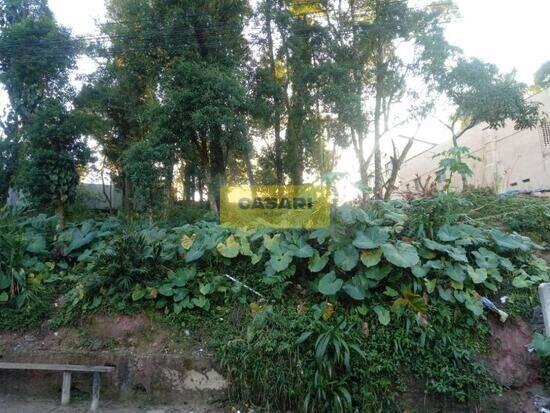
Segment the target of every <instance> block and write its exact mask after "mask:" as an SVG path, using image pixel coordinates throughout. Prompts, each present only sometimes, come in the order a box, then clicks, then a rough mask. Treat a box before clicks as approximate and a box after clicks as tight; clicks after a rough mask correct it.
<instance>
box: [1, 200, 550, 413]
mask: <svg viewBox="0 0 550 413" xmlns="http://www.w3.org/2000/svg"><path fill="white" fill-rule="evenodd" d="M469 207H470V204H469V203H468V202H466V201H465V200H464V199H461V198H459V197H457V196H456V195H454V194H446V193H443V194H440V195H439V196H438V197H437V198H435V199H433V200H420V201H414V202H410V203H406V202H403V201H392V202H375V203H373V204H372V205H371V207H370V208H369V209H367V210H363V209H360V208H354V207H351V206H348V205H345V206H342V207H340V208H338V209H336V211H335V212H334V216H333V220H332V222H333V224H332V226H331V227H330V228H326V229H318V230H315V231H303V230H277V231H275V230H254V229H252V230H244V229H237V230H231V229H227V228H224V227H221V226H219V225H217V224H215V223H212V222H197V223H194V224H185V225H182V226H179V227H172V226H166V225H162V224H159V223H152V222H146V221H134V222H125V221H123V220H120V219H116V218H109V219H105V220H88V221H83V222H80V223H74V224H69V225H67V227H66V228H64V229H63V230H60V231H58V232H57V233H56V234H55V236H54V234H53V233H52V229H51V226H52V225H53V224H54V223H55V222H54V221H51V220H47V219H46V218H45V217H39V218H34V219H24V218H23V217H18V218H16V219H14V218H13V217H12V215H6V217H5V218H3V219H4V220H5V221H6V224H4V225H5V227H6V229H5V230H4V231H3V233H5V234H6V236H7V235H8V234H10V236H9V237H6V240H3V238H1V237H0V240H3V241H2V242H5V243H6V244H5V245H6V246H7V247H6V249H4V248H3V249H2V250H1V251H2V252H4V250H6V251H8V249H7V248H15V249H14V250H15V251H16V252H17V251H19V252H18V253H16V254H15V256H20V257H21V259H18V260H17V261H14V263H15V264H10V266H11V267H13V266H14V265H15V268H16V271H18V270H17V269H18V268H21V269H23V270H25V271H26V272H25V274H26V275H27V276H26V278H25V279H26V284H25V285H23V286H22V287H21V290H17V294H18V295H19V294H20V291H26V290H30V291H39V290H37V289H36V288H46V290H47V291H52V288H54V289H56V290H59V291H62V292H63V297H62V299H61V301H60V303H61V305H60V308H59V309H58V310H57V311H56V312H55V314H53V315H51V314H48V311H44V312H42V311H41V310H36V314H37V316H36V319H38V318H40V317H45V316H47V315H48V316H50V315H51V316H52V317H53V319H52V324H51V325H53V326H59V325H61V324H63V323H71V322H72V321H73V320H75V318H76V317H78V316H79V315H80V314H81V313H83V312H95V311H113V312H119V313H133V312H136V311H142V310H144V309H147V310H148V311H160V312H161V313H163V314H165V315H166V316H167V317H168V318H169V319H171V320H179V319H184V318H185V317H204V318H209V317H214V314H217V313H218V312H219V311H221V310H220V309H224V308H225V309H227V308H228V307H235V306H236V307H235V308H239V309H240V310H238V311H237V312H238V313H239V314H237V315H235V320H233V315H231V314H228V313H227V311H226V313H225V315H224V317H228V318H230V319H231V320H233V321H232V323H231V325H230V326H227V325H226V326H225V327H224V328H223V329H221V330H220V333H221V331H223V334H222V335H223V337H221V336H220V337H215V340H214V343H213V344H214V345H215V348H216V350H217V353H218V355H219V357H220V360H221V361H222V364H223V366H224V367H225V369H226V370H227V372H228V375H229V378H230V379H231V382H232V389H231V394H232V397H233V398H235V399H236V400H238V401H240V402H246V403H250V404H252V405H257V406H261V407H263V408H265V409H266V410H268V411H269V410H271V411H286V410H294V411H296V410H299V409H302V410H304V411H341V412H352V411H354V410H359V411H366V412H368V411H380V410H382V411H391V410H392V409H399V394H400V393H401V392H402V391H403V390H404V389H405V388H406V386H407V383H408V382H409V380H406V377H409V376H411V377H413V378H414V380H413V381H416V382H418V383H419V385H421V387H422V388H421V389H415V391H422V392H427V393H429V394H434V395H439V394H440V395H445V396H448V397H452V398H454V399H456V400H458V401H463V402H465V401H469V400H478V399H479V398H481V397H483V396H484V395H487V394H489V393H492V392H494V391H497V390H498V387H497V386H496V385H495V384H494V382H493V381H492V380H491V378H490V374H489V373H488V372H487V370H486V369H485V367H484V365H483V364H482V363H481V362H480V361H479V358H478V355H479V353H482V352H483V351H485V349H486V347H485V344H486V339H487V326H486V323H485V317H484V312H483V306H482V304H481V301H480V295H481V296H490V295H492V294H506V295H508V296H509V297H510V300H511V301H514V302H515V303H516V304H515V305H516V306H517V307H518V308H519V307H523V306H526V305H527V304H525V303H524V301H525V300H523V298H521V297H524V296H525V295H527V294H530V293H531V292H532V290H533V285H534V284H535V283H539V282H542V281H546V280H548V277H549V273H548V268H547V266H546V265H545V264H544V263H543V262H542V260H540V259H535V258H534V257H533V256H532V255H531V254H532V252H533V250H534V249H536V248H538V246H537V245H536V244H534V243H533V242H532V241H531V240H530V239H528V238H526V237H523V236H520V235H518V234H515V233H507V232H504V231H502V230H498V229H496V228H491V227H486V226H483V225H479V224H478V223H476V221H474V220H472V219H471V218H469V217H468V216H467V215H465V214H464V213H463V212H462V211H463V210H464V208H465V209H468V208H469ZM6 212H7V213H9V214H12V212H10V211H6ZM11 243H14V244H13V245H14V246H11V245H12V244H11ZM20 244H21V246H19V245H20ZM365 247H373V248H365ZM18 248H19V249H18ZM17 254H19V255H17ZM10 256H11V253H10ZM48 260H51V261H48ZM7 262H9V261H6V259H5V258H2V261H1V262H0V265H2V267H1V268H2V272H3V273H5V272H6V271H7V269H5V268H8V267H7V266H6V263H7ZM27 262H28V264H27ZM31 264H32V266H33V269H30V268H31V267H29V265H31ZM39 266H41V268H39ZM11 267H10V268H11ZM39 271H40V272H39ZM32 274H35V275H36V274H40V276H39V277H38V279H40V280H41V282H40V283H39V284H38V285H37V286H36V285H35V281H31V282H30V281H29V280H34V279H36V278H37V277H35V276H32ZM223 274H229V275H231V276H232V277H234V278H236V279H237V280H238V281H236V282H235V281H232V280H229V279H227V278H226V277H224V276H223ZM46 282H47V284H46ZM12 284H13V282H12V281H10V285H9V286H7V285H6V287H4V288H0V294H1V293H2V292H4V291H6V292H8V293H9V294H8V298H9V301H8V302H7V304H6V303H0V306H7V307H6V308H10V309H12V310H13V311H16V312H15V313H13V312H11V313H9V314H10V316H9V317H10V319H13V320H18V319H17V317H18V316H19V315H21V314H27V313H25V312H24V311H31V307H29V305H24V306H19V307H20V308H19V310H17V307H18V305H17V304H18V302H17V296H15V297H14V296H13V295H12V294H11V290H10V289H11V288H12ZM46 285H47V287H46ZM245 285H246V287H249V288H251V289H253V290H255V291H259V293H260V294H261V295H262V296H263V297H265V300H262V301H261V302H256V300H257V299H258V297H257V295H256V294H255V293H253V292H251V291H250V290H249V289H248V288H245ZM291 287H292V288H291ZM296 291H300V295H299V296H297V295H296ZM46 297H48V295H46ZM296 297H300V298H299V299H297V298H296ZM323 300H330V302H327V301H323ZM27 303H30V302H29V301H27ZM267 303H270V304H269V305H268V304H267ZM315 303H319V304H315ZM246 304H249V305H250V309H251V312H250V313H249V312H248V311H246V310H243V308H246V307H245V305H246ZM50 308H51V307H50ZM243 311H244V313H245V314H243ZM518 311H519V310H517V311H516V310H513V311H512V312H513V313H514V314H515V313H517V312H518ZM31 319H32V317H29V320H31ZM10 323H11V322H10V321H8V322H7V324H6V323H4V324H3V325H6V326H8V325H9V326H8V327H6V328H10V329H11V328H13V323H11V324H10ZM212 334H214V335H215V334H217V333H216V331H213V332H212ZM297 366H298V368H297Z"/></svg>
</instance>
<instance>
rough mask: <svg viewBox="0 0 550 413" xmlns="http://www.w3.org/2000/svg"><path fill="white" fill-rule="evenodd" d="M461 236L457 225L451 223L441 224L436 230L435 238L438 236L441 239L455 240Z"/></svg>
mask: <svg viewBox="0 0 550 413" xmlns="http://www.w3.org/2000/svg"><path fill="white" fill-rule="evenodd" d="M460 236H461V231H460V229H459V227H456V226H453V225H447V224H445V225H443V226H442V227H441V228H439V231H437V238H439V239H440V240H441V241H446V242H449V241H456V240H457V239H459V238H460Z"/></svg>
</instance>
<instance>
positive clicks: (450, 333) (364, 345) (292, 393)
mask: <svg viewBox="0 0 550 413" xmlns="http://www.w3.org/2000/svg"><path fill="white" fill-rule="evenodd" d="M327 308H331V307H330V306H327V304H326V303H325V304H323V305H319V306H312V308H311V309H305V308H304V307H299V310H298V311H296V310H294V309H291V307H289V306H284V307H282V306H279V307H276V308H272V307H270V306H263V307H258V306H253V308H252V316H251V318H249V319H248V322H247V323H244V326H243V327H241V328H240V329H237V330H236V331H235V333H234V336H232V337H230V339H229V340H228V337H227V336H226V335H224V337H223V340H220V342H218V345H217V348H218V350H217V354H218V357H219V358H220V360H221V362H222V366H223V367H224V368H225V369H226V371H227V374H228V377H229V378H230V382H231V389H230V396H231V399H232V400H233V401H235V402H236V403H239V402H240V403H245V404H248V405H251V406H256V407H260V408H261V409H263V410H265V411H272V412H279V411H288V410H291V411H308V412H317V411H330V412H351V411H361V412H377V411H402V409H403V408H408V407H410V406H402V405H401V401H400V394H401V393H402V392H403V391H405V390H407V382H410V381H412V382H416V383H417V388H416V389H412V390H415V391H417V392H419V393H420V394H421V393H422V392H425V393H427V394H431V395H436V394H439V395H444V396H447V397H451V398H454V399H456V400H459V401H468V400H479V399H480V398H482V397H484V396H487V395H489V394H492V393H495V392H498V391H499V390H500V388H499V386H498V385H497V384H496V383H495V382H494V380H493V379H492V378H491V376H490V373H489V372H488V370H487V369H486V368H485V367H484V365H483V364H482V363H481V362H480V361H479V360H478V354H479V353H480V352H484V351H485V350H486V345H487V337H488V332H487V328H486V327H484V326H483V325H480V326H475V325H474V326H471V325H470V324H471V318H470V316H468V314H467V313H459V314H455V313H454V311H453V309H452V307H451V306H450V305H448V304H440V305H438V306H436V307H433V308H431V309H430V314H432V315H433V316H431V317H430V320H429V323H425V322H423V321H421V320H419V319H418V318H417V317H416V316H415V315H414V314H406V315H403V316H402V317H400V318H399V319H398V320H396V322H395V323H393V324H392V326H391V327H385V326H380V325H378V323H377V321H376V320H377V316H376V314H374V313H373V312H369V311H368V310H366V311H357V309H355V310H352V311H351V312H349V313H344V314H339V311H343V309H341V308H338V307H337V308H336V312H335V313H334V315H333V313H332V312H330V311H328V312H327ZM224 334H226V333H224ZM408 376H410V377H411V380H407V377H408ZM417 395H418V394H417ZM263 410H262V411H263Z"/></svg>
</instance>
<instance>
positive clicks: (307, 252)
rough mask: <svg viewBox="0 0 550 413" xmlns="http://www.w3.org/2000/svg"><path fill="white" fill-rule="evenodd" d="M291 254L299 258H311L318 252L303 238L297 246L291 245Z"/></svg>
mask: <svg viewBox="0 0 550 413" xmlns="http://www.w3.org/2000/svg"><path fill="white" fill-rule="evenodd" d="M289 252H290V253H292V255H294V256H295V257H298V258H310V257H313V254H314V253H315V252H316V251H315V250H314V249H313V248H312V247H311V245H309V244H308V243H307V242H306V241H305V240H304V239H303V238H300V239H298V240H297V242H296V244H291V245H289Z"/></svg>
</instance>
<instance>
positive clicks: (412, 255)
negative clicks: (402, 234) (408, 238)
mask: <svg viewBox="0 0 550 413" xmlns="http://www.w3.org/2000/svg"><path fill="white" fill-rule="evenodd" d="M382 251H383V252H384V257H385V258H386V260H388V261H389V262H390V263H392V264H393V265H396V266H398V267H401V268H411V267H414V266H415V265H416V264H418V263H419V262H420V258H419V257H418V253H417V252H416V248H415V247H414V246H413V245H411V244H407V243H405V242H401V241H397V243H396V244H395V245H393V244H384V245H383V246H382Z"/></svg>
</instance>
